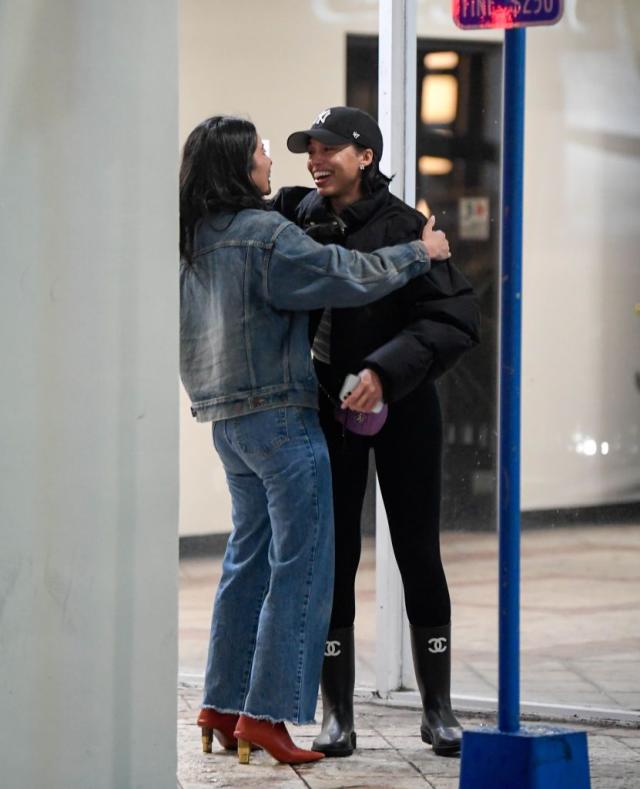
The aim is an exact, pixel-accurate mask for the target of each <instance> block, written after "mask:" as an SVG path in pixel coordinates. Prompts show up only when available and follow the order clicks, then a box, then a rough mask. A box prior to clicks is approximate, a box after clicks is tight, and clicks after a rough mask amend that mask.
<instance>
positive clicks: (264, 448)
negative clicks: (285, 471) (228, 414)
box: [233, 408, 289, 457]
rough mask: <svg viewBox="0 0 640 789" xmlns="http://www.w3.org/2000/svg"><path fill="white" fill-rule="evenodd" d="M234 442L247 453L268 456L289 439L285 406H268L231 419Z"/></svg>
mask: <svg viewBox="0 0 640 789" xmlns="http://www.w3.org/2000/svg"><path fill="white" fill-rule="evenodd" d="M233 423H234V424H233V433H234V439H235V442H236V443H237V445H238V448H239V449H240V451H241V452H244V453H245V454H247V455H260V456H261V457H268V456H269V455H270V454H271V453H272V452H274V451H275V450H276V449H278V447H281V446H282V445H283V444H285V443H286V442H287V441H288V440H289V429H288V425H287V409H286V408H270V409H268V410H266V411H258V412H256V413H253V414H246V415H245V416H239V417H236V418H235V419H234V420H233Z"/></svg>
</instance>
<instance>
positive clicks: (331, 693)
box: [313, 625, 356, 756]
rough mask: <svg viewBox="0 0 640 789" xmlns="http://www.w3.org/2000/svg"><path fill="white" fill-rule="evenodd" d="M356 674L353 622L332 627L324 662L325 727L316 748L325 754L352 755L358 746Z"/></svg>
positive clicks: (323, 716)
mask: <svg viewBox="0 0 640 789" xmlns="http://www.w3.org/2000/svg"><path fill="white" fill-rule="evenodd" d="M355 678H356V664H355V653H354V647H353V625H351V627H339V628H334V629H333V630H330V631H329V633H328V634H327V641H326V644H325V650H324V662H323V664H322V680H321V683H320V687H321V689H322V730H321V732H320V734H319V735H318V736H317V737H316V739H315V740H314V741H313V750H314V751H320V752H321V753H324V754H325V756H351V754H352V753H353V749H354V748H355V747H356V733H355V731H354V730H353V686H354V684H355Z"/></svg>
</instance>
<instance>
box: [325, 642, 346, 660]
mask: <svg viewBox="0 0 640 789" xmlns="http://www.w3.org/2000/svg"><path fill="white" fill-rule="evenodd" d="M340 654H342V650H341V649H340V642H339V641H327V642H325V647H324V656H325V657H338V655H340Z"/></svg>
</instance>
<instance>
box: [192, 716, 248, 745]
mask: <svg viewBox="0 0 640 789" xmlns="http://www.w3.org/2000/svg"><path fill="white" fill-rule="evenodd" d="M238 718H239V716H238V715H234V714H233V713H230V712H218V711H217V710H213V709H211V708H209V707H203V708H202V709H201V710H200V714H199V715H198V726H200V727H201V729H202V750H203V751H204V753H211V744H212V742H213V735H214V734H215V735H216V739H217V740H218V742H219V743H220V745H222V747H223V748H226V749H227V750H228V751H235V749H236V746H237V744H238V741H237V740H236V738H235V736H234V734H233V730H234V729H235V727H236V724H237V723H238Z"/></svg>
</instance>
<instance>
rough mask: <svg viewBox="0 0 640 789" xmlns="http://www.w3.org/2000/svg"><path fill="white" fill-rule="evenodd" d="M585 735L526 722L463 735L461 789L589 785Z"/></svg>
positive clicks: (561, 788)
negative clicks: (508, 729) (510, 729)
mask: <svg viewBox="0 0 640 789" xmlns="http://www.w3.org/2000/svg"><path fill="white" fill-rule="evenodd" d="M590 786H591V781H590V779H589V758H588V753H587V735H586V733H585V732H577V731H570V730H569V729H557V728H550V727H548V726H531V727H527V728H522V729H520V730H519V731H517V732H513V733H509V732H503V731H499V730H498V729H493V728H487V729H481V730H475V731H465V732H464V734H463V736H462V756H461V765H460V784H459V787H460V789H590Z"/></svg>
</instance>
